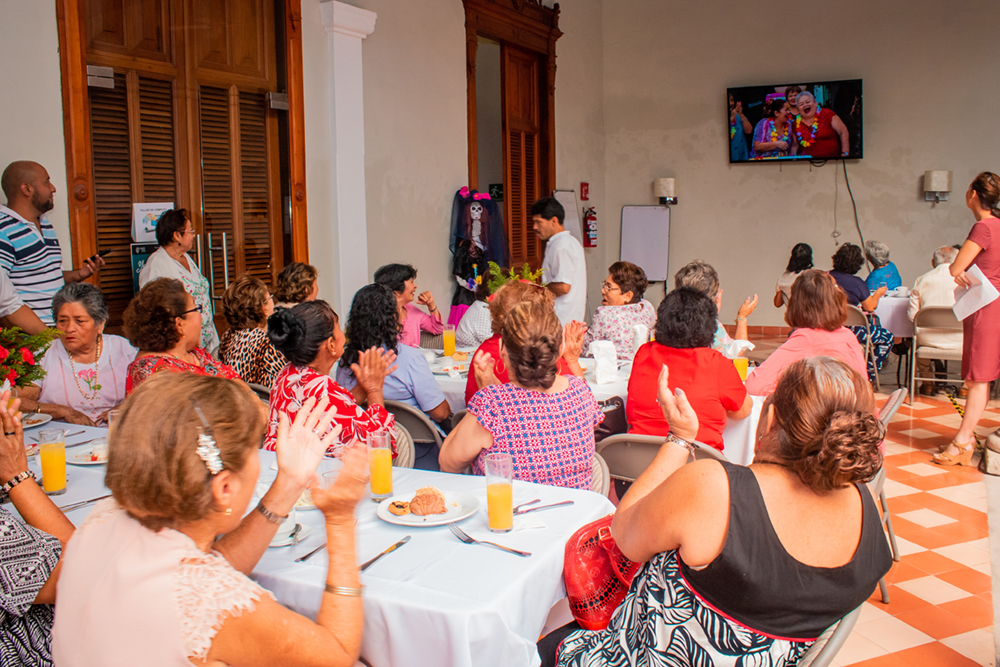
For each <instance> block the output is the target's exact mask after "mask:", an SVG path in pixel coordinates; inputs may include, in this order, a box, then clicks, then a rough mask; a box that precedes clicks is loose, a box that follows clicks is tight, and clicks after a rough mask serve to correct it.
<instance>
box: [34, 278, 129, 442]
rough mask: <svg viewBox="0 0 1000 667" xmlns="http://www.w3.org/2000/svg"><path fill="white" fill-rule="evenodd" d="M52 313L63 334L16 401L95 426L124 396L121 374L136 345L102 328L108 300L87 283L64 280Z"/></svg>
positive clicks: (57, 416)
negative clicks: (41, 371)
mask: <svg viewBox="0 0 1000 667" xmlns="http://www.w3.org/2000/svg"><path fill="white" fill-rule="evenodd" d="M52 319H53V320H55V323H56V328H57V329H59V330H60V331H62V332H63V336H62V338H60V339H59V340H56V341H55V342H53V343H52V345H51V346H50V347H49V349H48V351H47V352H46V353H45V356H44V357H42V358H41V360H40V361H39V364H40V365H41V367H42V369H44V370H45V377H44V378H43V379H42V380H41V382H40V386H34V385H32V386H29V387H27V388H25V389H23V390H22V391H21V394H20V396H21V400H22V404H21V407H22V408H23V409H24V410H25V411H26V412H30V411H38V412H42V413H44V414H49V415H52V416H53V417H55V418H56V419H61V420H63V421H67V422H69V423H71V424H82V425H84V426H94V425H96V424H99V423H101V422H106V421H107V416H108V412H109V411H110V410H112V409H114V408H115V407H117V406H118V404H120V403H121V402H122V401H124V400H125V378H126V377H127V375H128V365H129V364H130V363H131V362H132V360H133V359H135V354H136V349H135V348H134V347H132V346H131V345H130V344H129V342H128V341H127V340H125V339H124V338H122V337H121V336H112V335H111V334H105V333H104V325H105V324H106V323H107V321H108V304H107V302H106V301H105V300H104V295H103V294H102V293H101V290H100V289H98V288H97V287H95V286H94V285H91V284H90V283H69V284H67V285H65V286H64V287H63V288H62V289H60V290H59V291H58V292H56V295H55V297H54V298H53V299H52Z"/></svg>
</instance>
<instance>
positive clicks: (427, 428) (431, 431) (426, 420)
mask: <svg viewBox="0 0 1000 667" xmlns="http://www.w3.org/2000/svg"><path fill="white" fill-rule="evenodd" d="M385 409H386V410H388V411H389V412H391V413H392V414H393V416H394V417H395V418H396V423H397V424H399V425H400V426H402V427H403V428H405V429H406V431H407V433H409V435H410V439H411V440H412V441H413V444H414V445H416V444H417V443H420V444H431V445H434V446H435V447H437V449H438V451H440V450H441V442H442V440H441V432H440V431H438V429H437V427H435V426H434V422H432V421H431V419H430V417H428V416H427V415H425V414H424V413H423V411H421V410H418V409H417V408H415V407H413V406H412V405H407V404H406V403H402V402H400V401H386V402H385Z"/></svg>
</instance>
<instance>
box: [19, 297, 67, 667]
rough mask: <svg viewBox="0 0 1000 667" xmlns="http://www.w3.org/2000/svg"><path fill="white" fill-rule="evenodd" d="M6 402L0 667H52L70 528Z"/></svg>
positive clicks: (20, 427)
mask: <svg viewBox="0 0 1000 667" xmlns="http://www.w3.org/2000/svg"><path fill="white" fill-rule="evenodd" d="M72 284H77V285H79V284H86V283H72ZM10 400H11V395H10V392H4V394H3V396H0V406H6V407H0V423H2V426H3V432H2V433H0V498H2V499H3V501H4V502H6V501H8V500H9V501H10V503H11V504H12V505H13V507H14V509H15V510H17V513H18V514H19V515H20V516H15V515H14V514H13V513H12V512H10V511H9V510H7V509H5V508H0V567H2V569H3V571H4V572H7V573H10V576H9V577H7V576H5V577H4V583H3V584H2V585H0V609H2V610H3V611H0V665H23V666H24V667H51V665H52V646H51V645H52V620H53V611H54V608H53V606H52V605H53V603H55V600H56V584H57V582H58V581H59V573H60V571H61V569H62V568H61V567H60V562H59V557H60V556H61V555H62V552H63V548H64V547H65V546H66V543H67V542H69V539H70V536H72V535H73V530H74V528H73V524H72V523H70V521H69V519H67V518H66V516H65V515H64V514H63V513H62V512H60V511H59V508H58V507H56V506H55V504H53V502H52V500H50V499H49V497H48V496H47V495H45V492H44V491H42V489H41V487H40V486H39V485H38V483H36V482H35V475H34V473H33V472H31V470H29V469H28V457H27V453H26V450H25V448H24V431H23V429H22V426H21V415H20V414H18V407H19V405H20V401H19V400H18V399H14V401H13V403H11V404H9V405H8V402H9V401H10Z"/></svg>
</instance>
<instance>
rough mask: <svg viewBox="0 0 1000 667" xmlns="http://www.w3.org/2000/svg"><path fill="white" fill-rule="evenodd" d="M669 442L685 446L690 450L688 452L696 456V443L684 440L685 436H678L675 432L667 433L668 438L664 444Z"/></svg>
mask: <svg viewBox="0 0 1000 667" xmlns="http://www.w3.org/2000/svg"><path fill="white" fill-rule="evenodd" d="M668 442H669V443H671V444H674V445H677V446H678V447H683V448H684V449H686V450H688V453H690V454H691V455H692V456H694V445H692V444H691V443H690V442H688V441H687V440H684V439H683V438H678V437H677V436H676V435H674V434H673V433H667V439H666V440H664V441H663V444H667V443H668Z"/></svg>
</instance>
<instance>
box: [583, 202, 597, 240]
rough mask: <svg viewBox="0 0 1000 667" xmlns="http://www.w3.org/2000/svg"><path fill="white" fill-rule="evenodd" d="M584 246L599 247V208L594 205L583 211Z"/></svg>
mask: <svg viewBox="0 0 1000 667" xmlns="http://www.w3.org/2000/svg"><path fill="white" fill-rule="evenodd" d="M583 247H584V248H596V247H597V209H595V208H594V207H593V206H591V207H590V208H588V209H586V210H584V212H583Z"/></svg>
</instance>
